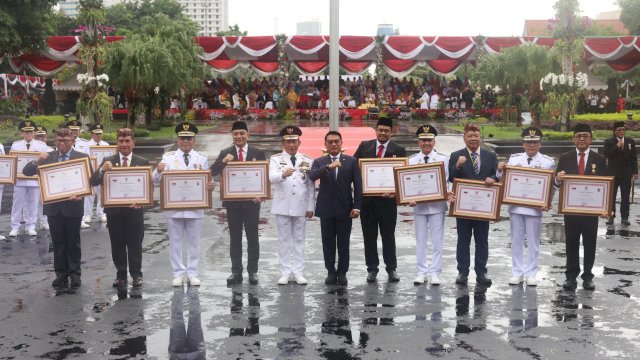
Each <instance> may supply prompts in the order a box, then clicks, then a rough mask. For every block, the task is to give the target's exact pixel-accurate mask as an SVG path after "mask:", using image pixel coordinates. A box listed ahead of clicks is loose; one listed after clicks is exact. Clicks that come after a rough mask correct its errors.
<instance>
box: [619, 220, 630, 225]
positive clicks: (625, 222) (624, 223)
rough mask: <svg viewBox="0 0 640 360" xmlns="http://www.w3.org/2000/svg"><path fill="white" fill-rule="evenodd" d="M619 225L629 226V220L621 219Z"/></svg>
mask: <svg viewBox="0 0 640 360" xmlns="http://www.w3.org/2000/svg"><path fill="white" fill-rule="evenodd" d="M621 223H622V225H624V226H629V225H631V223H630V222H629V219H622V221H621Z"/></svg>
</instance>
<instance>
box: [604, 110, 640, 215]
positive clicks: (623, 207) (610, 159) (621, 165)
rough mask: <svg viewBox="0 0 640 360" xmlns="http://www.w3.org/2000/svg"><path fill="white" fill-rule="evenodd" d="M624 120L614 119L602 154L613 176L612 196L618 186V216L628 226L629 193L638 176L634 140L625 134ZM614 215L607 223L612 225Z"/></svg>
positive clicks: (616, 192)
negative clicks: (611, 132)
mask: <svg viewBox="0 0 640 360" xmlns="http://www.w3.org/2000/svg"><path fill="white" fill-rule="evenodd" d="M626 130H627V129H626V127H625V126H624V121H616V122H615V123H614V124H613V136H612V137H610V138H608V139H605V140H604V156H605V157H606V158H607V170H608V171H609V176H614V177H615V179H614V182H613V194H614V195H613V196H614V198H615V197H616V195H617V194H618V188H620V217H621V218H622V220H621V223H622V225H624V226H629V225H631V223H630V222H629V194H630V193H631V186H633V184H634V183H635V182H636V179H637V178H638V157H637V155H636V142H635V141H634V140H633V139H632V138H630V137H627V136H624V134H625V132H626ZM614 218H615V215H614V216H612V217H610V218H609V220H608V221H607V225H613V220H614Z"/></svg>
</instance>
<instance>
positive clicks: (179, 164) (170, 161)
mask: <svg viewBox="0 0 640 360" xmlns="http://www.w3.org/2000/svg"><path fill="white" fill-rule="evenodd" d="M160 164H166V166H165V168H164V171H171V170H207V169H209V161H208V159H207V155H206V154H204V153H201V152H197V151H195V150H191V151H190V152H189V166H187V165H185V163H184V153H183V152H182V150H180V149H178V150H177V151H170V152H168V153H165V154H164V155H162V160H161V161H160ZM164 171H163V172H162V173H158V170H157V169H156V170H154V171H153V182H154V184H156V185H159V184H160V179H161V178H162V174H164ZM164 213H165V215H166V216H167V217H169V218H179V219H185V218H186V219H202V218H203V217H204V210H202V209H200V210H181V211H169V210H167V211H165V212H164Z"/></svg>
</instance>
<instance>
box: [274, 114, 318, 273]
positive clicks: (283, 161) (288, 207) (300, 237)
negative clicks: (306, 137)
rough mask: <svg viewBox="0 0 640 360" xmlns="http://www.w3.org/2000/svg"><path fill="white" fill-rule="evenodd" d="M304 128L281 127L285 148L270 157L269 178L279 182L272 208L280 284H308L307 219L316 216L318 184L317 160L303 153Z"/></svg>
mask: <svg viewBox="0 0 640 360" xmlns="http://www.w3.org/2000/svg"><path fill="white" fill-rule="evenodd" d="M301 135H302V130H300V128H299V127H297V126H293V125H290V126H286V127H284V128H283V129H282V130H281V131H280V136H281V137H282V146H283V148H284V150H283V151H282V152H281V153H279V154H275V155H273V156H271V159H270V160H269V181H271V184H273V185H274V186H275V190H274V196H273V202H272V207H271V212H272V213H273V214H275V216H276V224H277V225H276V227H277V229H278V255H279V258H280V275H281V276H280V278H279V279H278V285H286V284H287V283H288V282H289V281H290V280H291V279H293V281H295V282H296V283H297V284H299V285H306V284H307V279H305V278H304V275H303V270H304V242H305V228H306V224H307V219H310V218H312V217H313V209H314V207H315V185H314V183H313V182H312V181H311V180H309V176H308V173H309V170H310V169H311V165H312V164H313V160H312V159H311V158H310V157H308V156H307V155H305V154H302V153H299V152H298V148H299V147H300V136H301Z"/></svg>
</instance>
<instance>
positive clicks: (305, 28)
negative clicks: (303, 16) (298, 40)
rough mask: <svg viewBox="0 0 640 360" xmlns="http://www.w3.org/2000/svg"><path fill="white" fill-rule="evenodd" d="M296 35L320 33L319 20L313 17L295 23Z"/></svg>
mask: <svg viewBox="0 0 640 360" xmlns="http://www.w3.org/2000/svg"><path fill="white" fill-rule="evenodd" d="M296 35H322V24H320V20H318V19H313V20H310V21H302V22H299V23H297V24H296Z"/></svg>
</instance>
